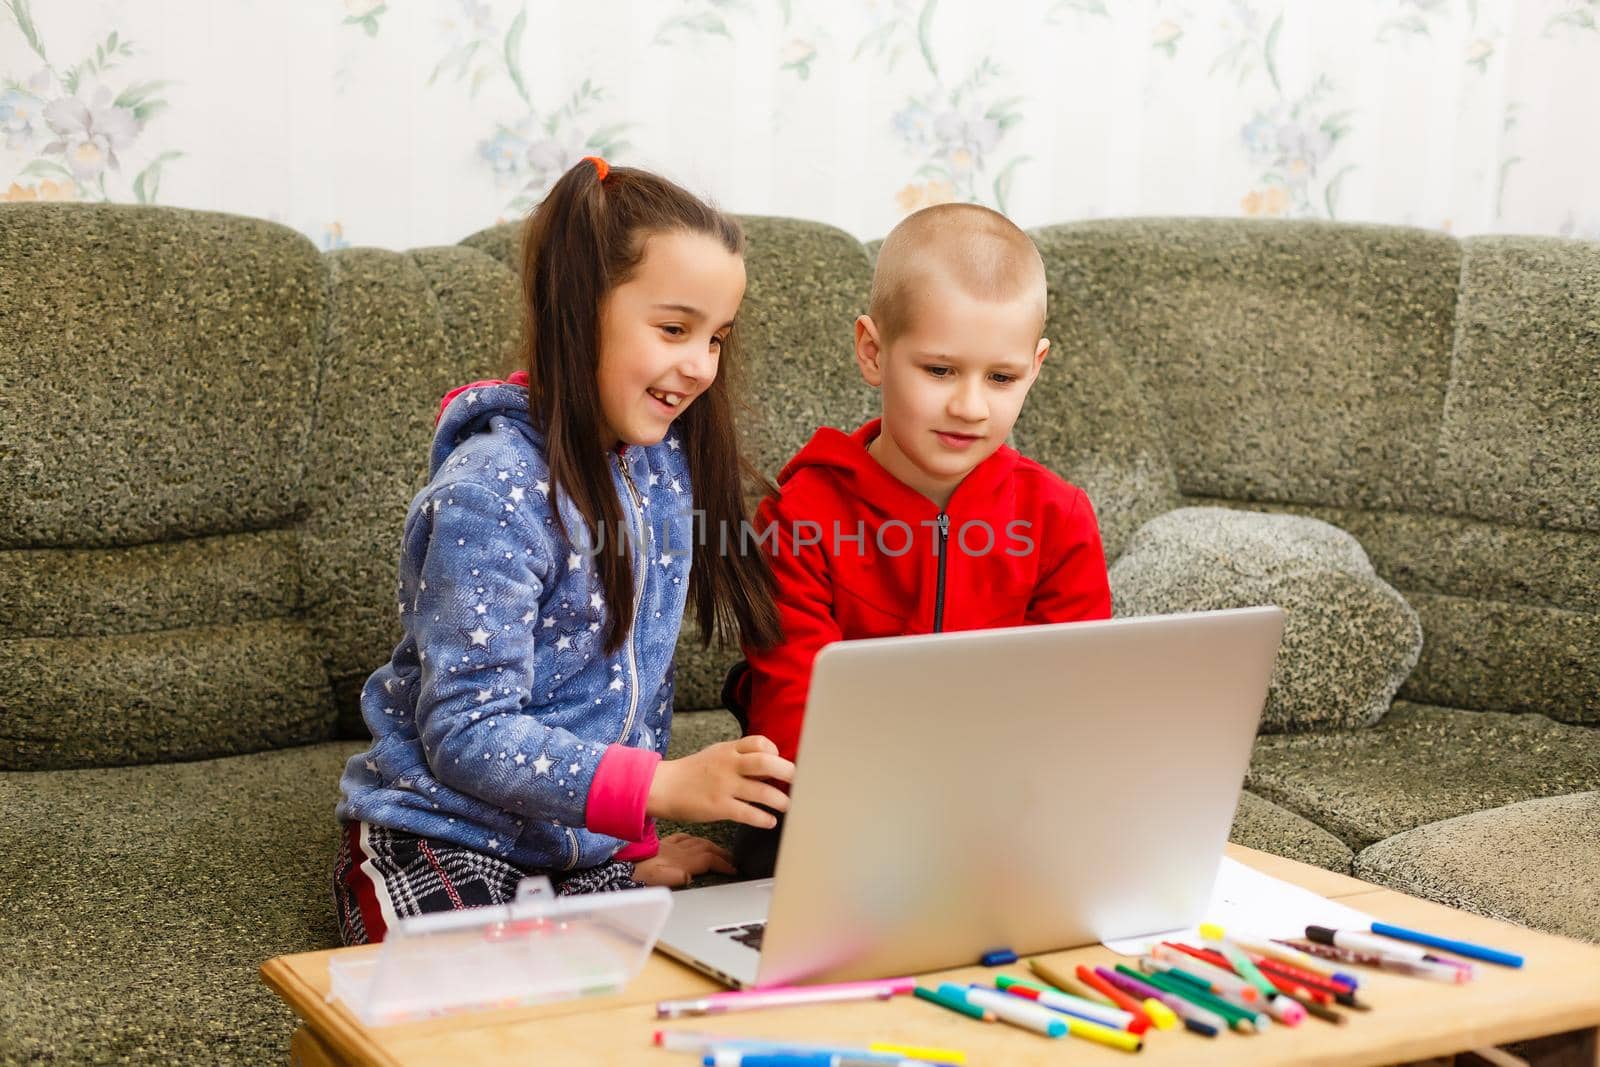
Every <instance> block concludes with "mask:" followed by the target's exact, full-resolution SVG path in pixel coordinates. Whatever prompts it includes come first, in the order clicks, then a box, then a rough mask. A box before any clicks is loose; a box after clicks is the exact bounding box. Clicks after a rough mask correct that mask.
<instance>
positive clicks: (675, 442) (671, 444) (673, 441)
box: [667, 437, 678, 452]
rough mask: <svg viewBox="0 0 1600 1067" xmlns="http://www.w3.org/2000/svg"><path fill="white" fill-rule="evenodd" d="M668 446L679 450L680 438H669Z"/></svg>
mask: <svg viewBox="0 0 1600 1067" xmlns="http://www.w3.org/2000/svg"><path fill="white" fill-rule="evenodd" d="M667 447H668V448H670V449H672V450H673V451H674V452H676V451H677V450H678V439H677V438H676V437H669V438H667Z"/></svg>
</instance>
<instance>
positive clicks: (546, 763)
mask: <svg viewBox="0 0 1600 1067" xmlns="http://www.w3.org/2000/svg"><path fill="white" fill-rule="evenodd" d="M552 765H553V763H552V761H551V759H550V757H549V756H546V755H545V754H544V753H543V752H541V753H539V758H538V759H536V760H534V761H533V773H534V776H535V777H537V776H539V775H541V774H542V775H544V776H545V777H546V778H548V777H550V768H551V766H552Z"/></svg>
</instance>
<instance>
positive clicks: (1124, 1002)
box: [1073, 963, 1151, 1034]
mask: <svg viewBox="0 0 1600 1067" xmlns="http://www.w3.org/2000/svg"><path fill="white" fill-rule="evenodd" d="M1073 973H1074V974H1076V975H1077V976H1078V981H1080V982H1082V983H1083V984H1084V985H1086V986H1088V987H1089V988H1090V989H1092V990H1094V991H1095V992H1096V993H1099V994H1100V995H1101V996H1103V997H1105V998H1106V999H1107V1000H1109V1001H1111V1003H1113V1004H1115V1005H1116V1006H1117V1007H1119V1008H1121V1009H1122V1010H1123V1011H1125V1012H1127V1013H1128V1014H1129V1015H1132V1016H1133V1024H1132V1025H1130V1026H1129V1027H1128V1031H1129V1032H1130V1033H1135V1034H1142V1033H1144V1032H1145V1031H1146V1030H1148V1029H1150V1022H1151V1020H1150V1016H1149V1015H1148V1014H1146V1013H1145V1010H1144V1006H1143V1005H1142V1004H1140V1003H1139V1002H1138V1001H1137V1000H1134V999H1133V998H1132V997H1130V996H1128V994H1126V993H1124V992H1123V991H1122V990H1120V989H1118V988H1117V987H1116V986H1114V985H1112V984H1111V983H1110V982H1108V981H1106V980H1105V979H1104V978H1101V977H1100V976H1099V975H1098V974H1095V973H1094V972H1093V971H1091V970H1090V969H1089V968H1088V967H1086V966H1084V965H1083V964H1081V963H1080V964H1078V967H1077V970H1075V971H1074V972H1073Z"/></svg>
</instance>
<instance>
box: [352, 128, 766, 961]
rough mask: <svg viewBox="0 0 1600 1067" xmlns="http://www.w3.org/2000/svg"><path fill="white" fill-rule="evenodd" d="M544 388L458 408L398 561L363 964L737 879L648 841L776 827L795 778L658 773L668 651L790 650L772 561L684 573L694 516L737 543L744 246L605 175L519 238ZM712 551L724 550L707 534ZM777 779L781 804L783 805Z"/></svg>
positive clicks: (487, 395)
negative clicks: (518, 894) (484, 912)
mask: <svg viewBox="0 0 1600 1067" xmlns="http://www.w3.org/2000/svg"><path fill="white" fill-rule="evenodd" d="M521 284H522V293H523V297H524V301H523V303H524V309H525V329H524V342H523V351H522V352H521V356H522V359H521V362H522V364H523V366H524V367H525V368H526V371H525V372H519V373H518V374H514V375H512V377H511V380H510V381H506V382H498V381H497V382H479V383H475V384H474V385H472V386H468V387H465V388H464V389H459V390H457V391H456V392H455V393H452V394H450V395H449V396H447V397H446V398H445V404H444V406H443V408H442V410H441V413H440V418H439V424H438V429H437V430H436V432H435V435H434V441H433V448H432V452H431V456H430V463H429V483H428V486H427V488H425V489H423V490H422V492H421V493H419V494H418V495H417V497H416V499H415V500H413V501H412V503H411V509H410V512H409V514H408V515H407V518H406V525H405V535H404V540H403V545H402V555H401V560H400V584H399V609H400V620H401V623H402V626H403V627H404V637H403V639H402V640H401V642H400V644H399V646H398V647H397V648H396V649H395V651H394V654H393V656H392V658H391V659H390V661H389V663H388V664H386V665H385V666H383V667H381V668H379V669H378V670H377V671H376V672H375V673H374V674H373V675H372V677H371V678H370V679H369V680H368V681H367V684H366V687H365V688H364V689H363V691H362V695H361V710H362V715H363V717H364V718H365V720H366V723H367V726H368V728H369V729H370V730H371V731H372V737H373V744H372V747H371V748H370V749H368V750H367V751H365V752H363V753H360V754H359V755H357V756H354V757H352V758H351V760H350V762H349V764H348V765H347V766H346V767H345V771H344V776H343V778H342V780H341V782H340V787H341V789H342V790H343V793H344V797H343V799H342V800H341V802H340V804H339V808H338V815H339V818H340V819H341V820H342V821H343V836H342V840H341V845H340V849H339V855H338V858H337V861H336V864H335V871H334V893H335V898H336V901H337V904H338V909H339V919H340V927H341V936H342V937H343V939H344V941H345V943H346V944H357V943H362V942H367V941H379V940H382V938H383V935H384V933H385V931H386V930H387V928H388V926H389V925H390V924H391V923H393V922H394V921H395V920H396V919H397V918H404V917H406V916H408V915H415V914H419V913H422V912H428V911H438V910H446V909H452V908H462V907H468V906H472V905H479V904H495V903H503V902H506V901H508V900H510V899H511V898H512V897H513V896H514V894H515V890H516V885H517V882H518V881H520V880H521V878H522V877H523V876H525V875H528V874H547V875H549V876H550V878H551V880H552V882H554V883H555V885H556V889H557V892H559V893H581V892H591V891H595V890H604V889H620V888H629V887H633V886H636V885H638V884H639V883H645V884H653V885H686V884H687V883H688V881H689V880H690V879H691V878H693V877H694V875H696V874H700V873H702V872H705V871H708V870H713V871H723V872H729V873H731V871H732V867H731V865H730V864H729V857H728V855H727V853H726V852H725V851H724V850H722V849H721V848H718V847H717V846H716V845H713V844H712V843H711V842H709V841H706V840H703V839H701V838H697V837H690V836H688V835H685V834H675V835H673V836H671V837H668V838H667V839H666V840H665V841H659V842H658V841H657V840H656V838H655V832H654V828H653V823H652V821H651V820H653V819H655V818H668V819H681V820H687V821H695V822H707V821H712V820H717V819H733V820H736V821H738V822H742V823H745V824H748V825H751V826H758V827H770V826H772V825H773V824H774V823H775V819H774V816H773V815H772V814H771V813H769V812H767V811H764V810H762V809H761V808H759V807H756V805H757V804H761V805H765V806H766V807H767V808H770V809H772V811H778V812H781V811H783V810H785V808H786V807H787V803H788V798H787V796H786V794H785V793H784V792H783V791H782V790H780V789H778V788H776V787H775V786H774V785H772V784H770V781H776V782H787V781H789V779H790V776H791V775H792V773H793V770H794V767H793V764H791V763H790V762H789V761H788V760H785V759H783V758H781V757H779V756H778V755H777V749H776V747H775V746H774V745H773V744H772V743H771V742H770V741H768V740H767V739H766V738H762V737H747V738H743V739H741V740H739V741H730V742H725V743H723V744H718V745H712V746H711V747H709V748H707V749H704V750H702V751H700V752H697V753H695V754H694V755H691V756H688V757H685V758H683V759H678V760H663V758H662V755H663V753H665V752H666V749H667V738H668V735H669V733H670V731H671V725H672V667H673V661H672V656H673V649H674V646H675V645H676V642H677V638H678V627H679V623H680V621H681V619H682V615H683V610H684V607H685V602H686V600H687V599H688V598H689V597H690V596H691V595H692V598H693V601H694V610H695V613H696V617H697V621H698V622H699V624H700V629H701V632H702V633H704V634H708V635H709V634H712V633H714V632H718V633H721V634H722V635H724V636H725V637H728V638H738V637H739V636H741V635H742V636H743V637H744V638H745V639H746V640H753V641H757V642H762V643H770V642H772V641H773V640H775V639H776V637H777V634H778V623H777V614H776V611H775V609H774V607H773V603H772V578H771V573H770V571H768V570H767V565H766V561H765V557H764V554H763V553H759V552H757V553H750V554H748V555H745V554H739V553H732V554H723V555H721V556H712V557H710V558H707V559H702V560H700V561H698V562H697V563H696V565H695V566H694V567H693V568H692V569H691V567H690V552H689V549H690V544H691V539H692V534H693V526H694V522H693V518H692V517H691V515H690V510H691V506H690V503H689V502H690V499H691V492H692V499H693V502H694V504H693V506H694V508H695V509H696V510H699V511H701V512H703V514H704V519H705V521H707V522H709V523H717V524H722V523H726V524H728V526H731V527H732V528H735V529H737V528H739V523H740V522H742V521H743V519H744V517H745V516H744V510H743V508H744V505H743V493H742V491H741V477H742V474H743V473H744V472H745V471H746V470H747V469H748V468H746V467H745V466H744V464H743V461H742V460H741V458H740V455H739V451H738V447H737V444H736V441H735V435H734V428H733V424H732V414H731V402H730V398H729V390H728V385H727V378H728V376H727V374H726V373H723V374H720V375H719V373H718V372H719V370H722V371H724V372H726V371H727V370H728V369H730V367H731V366H732V365H733V364H734V363H735V361H736V359H737V345H736V337H735V330H734V313H735V312H736V311H737V310H738V308H739V303H740V301H741V300H742V299H743V297H744V288H745V273H744V260H743V235H742V234H741V232H740V230H739V228H738V226H737V224H736V223H734V222H733V221H732V220H731V219H729V218H727V217H726V216H724V215H722V214H721V213H719V212H717V211H716V210H714V209H712V208H710V207H708V206H707V205H705V204H704V203H702V202H701V201H700V200H698V199H696V198H695V197H694V196H692V195H690V194H689V193H687V192H685V191H684V190H683V189H680V188H679V187H678V186H676V185H673V184H672V183H670V182H668V181H665V180H664V179H662V178H659V177H657V176H655V175H653V174H649V173H647V172H645V171H641V170H634V169H628V168H617V169H611V168H609V167H608V166H607V165H606V163H605V161H604V160H601V159H598V158H594V157H590V158H588V159H585V160H584V161H583V162H581V163H579V164H578V165H577V166H576V167H574V168H573V169H572V170H570V171H568V172H567V173H566V174H565V175H563V176H562V178H561V179H560V181H558V182H557V183H556V185H555V187H554V188H553V189H551V190H550V194H549V195H548V196H547V197H546V198H545V200H544V201H543V203H541V204H540V205H539V207H538V208H537V209H536V210H535V211H534V213H533V215H532V216H531V217H530V218H529V220H528V223H527V228H526V231H525V234H524V247H523V262H522V277H521ZM713 528H717V529H724V528H727V527H724V526H721V525H717V526H715V527H713ZM769 780H770V781H769Z"/></svg>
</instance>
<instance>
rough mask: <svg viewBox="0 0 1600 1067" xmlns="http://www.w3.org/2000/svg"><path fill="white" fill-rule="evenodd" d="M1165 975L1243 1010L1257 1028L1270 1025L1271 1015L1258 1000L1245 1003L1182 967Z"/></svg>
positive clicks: (1262, 1028) (1235, 1008)
mask: <svg viewBox="0 0 1600 1067" xmlns="http://www.w3.org/2000/svg"><path fill="white" fill-rule="evenodd" d="M1167 977H1168V978H1171V979H1174V980H1175V981H1177V982H1178V983H1179V984H1180V985H1189V986H1193V987H1194V988H1196V989H1198V990H1200V991H1201V992H1202V993H1205V994H1206V995H1207V996H1209V997H1213V998H1215V999H1216V1000H1218V1001H1220V1002H1221V1003H1223V1004H1227V1005H1229V1006H1231V1007H1232V1008H1234V1010H1236V1011H1242V1012H1244V1013H1245V1016H1246V1017H1247V1018H1248V1019H1249V1020H1250V1021H1251V1022H1252V1023H1254V1024H1255V1027H1256V1029H1257V1030H1265V1029H1266V1028H1267V1027H1268V1026H1269V1025H1271V1022H1272V1016H1270V1015H1268V1014H1267V1013H1266V1012H1265V1011H1263V1010H1261V1005H1260V1003H1259V1002H1257V1003H1255V1004H1245V1003H1244V1002H1243V1001H1241V1000H1240V999H1239V998H1238V996H1236V995H1235V994H1233V993H1231V992H1228V991H1226V990H1218V989H1217V987H1216V985H1215V983H1212V982H1210V981H1208V980H1207V979H1205V978H1202V977H1200V976H1199V975H1197V974H1195V973H1194V972H1193V971H1188V970H1185V969H1184V968H1182V967H1174V968H1172V970H1170V971H1168V972H1167Z"/></svg>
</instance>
